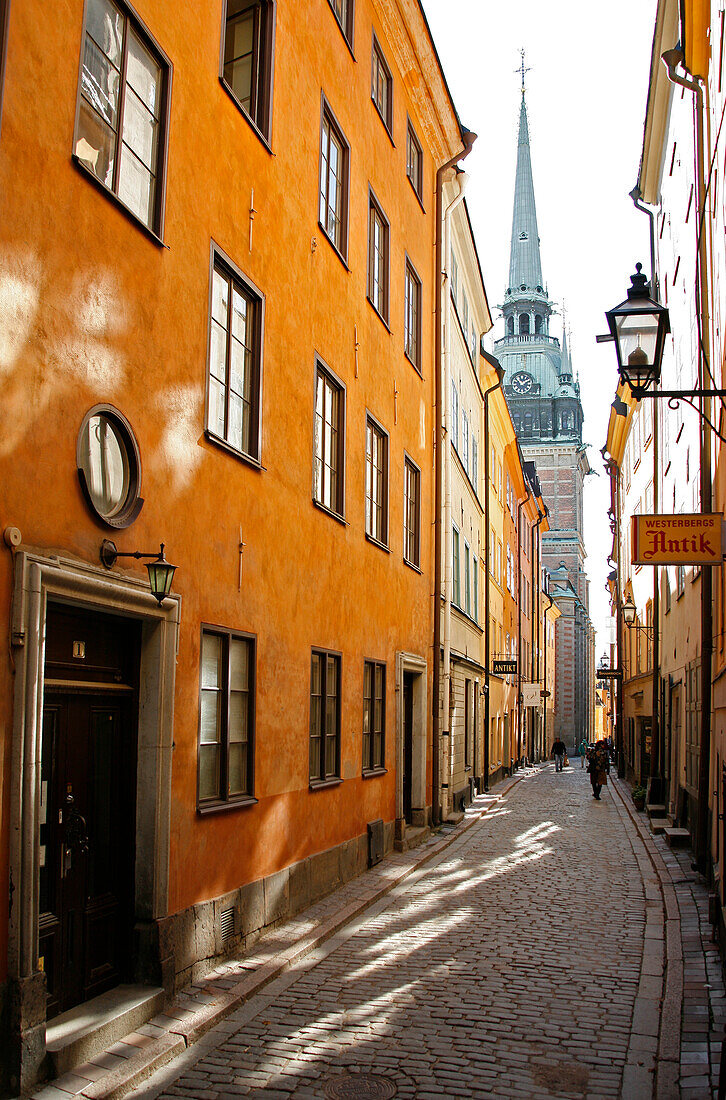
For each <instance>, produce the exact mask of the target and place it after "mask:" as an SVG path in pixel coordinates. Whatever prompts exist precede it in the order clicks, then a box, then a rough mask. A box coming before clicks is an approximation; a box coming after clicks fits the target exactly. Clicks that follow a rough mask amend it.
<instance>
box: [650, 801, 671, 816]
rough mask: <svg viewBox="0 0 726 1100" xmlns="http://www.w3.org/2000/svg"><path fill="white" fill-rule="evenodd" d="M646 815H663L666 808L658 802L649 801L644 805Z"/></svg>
mask: <svg viewBox="0 0 726 1100" xmlns="http://www.w3.org/2000/svg"><path fill="white" fill-rule="evenodd" d="M645 812H646V813H647V815H648V817H665V815H666V808H665V806H663V805H661V803H659V802H649V803H647V805H646V807H645Z"/></svg>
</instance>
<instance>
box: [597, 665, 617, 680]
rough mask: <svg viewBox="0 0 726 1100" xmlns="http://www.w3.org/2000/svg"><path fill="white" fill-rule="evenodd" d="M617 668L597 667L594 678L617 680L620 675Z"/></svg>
mask: <svg viewBox="0 0 726 1100" xmlns="http://www.w3.org/2000/svg"><path fill="white" fill-rule="evenodd" d="M622 675H623V674H622V672H621V670H620V669H619V668H599V669H598V670H597V672H596V673H595V679H596V680H619V679H620V678H621V677H622Z"/></svg>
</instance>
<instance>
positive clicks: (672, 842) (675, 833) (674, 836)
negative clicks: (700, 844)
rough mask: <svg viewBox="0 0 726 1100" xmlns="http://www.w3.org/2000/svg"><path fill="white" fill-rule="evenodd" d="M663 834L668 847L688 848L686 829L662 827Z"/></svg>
mask: <svg viewBox="0 0 726 1100" xmlns="http://www.w3.org/2000/svg"><path fill="white" fill-rule="evenodd" d="M663 835H664V836H665V838H666V844H667V845H668V847H669V848H689V847H690V845H691V834H690V832H689V830H688V829H664V830H663Z"/></svg>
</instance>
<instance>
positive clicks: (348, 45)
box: [330, 4, 356, 61]
mask: <svg viewBox="0 0 726 1100" xmlns="http://www.w3.org/2000/svg"><path fill="white" fill-rule="evenodd" d="M330 10H331V11H332V13H333V19H334V20H335V22H336V24H337V26H338V30H339V31H340V33H341V34H342V35H343V41H344V42H345V44H346V46H347V47H348V50H349V52H350V56H351V57H352V58H353V60H354V61H355V59H356V58H355V54H354V53H353V43H352V42H351V41H350V40H349V38H348V35H347V34H346V33H345V27H344V26H343V24H342V23H341V22H340V20H339V19H338V16H337V15H336V14H335V8H334V7H333V5H332V4H331V5H330ZM351 37H352V36H351Z"/></svg>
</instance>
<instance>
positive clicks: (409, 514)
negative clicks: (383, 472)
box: [403, 458, 421, 569]
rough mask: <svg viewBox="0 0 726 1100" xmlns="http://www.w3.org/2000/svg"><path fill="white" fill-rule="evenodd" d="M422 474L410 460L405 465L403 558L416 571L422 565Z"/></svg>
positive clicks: (406, 460) (405, 461) (407, 459)
mask: <svg viewBox="0 0 726 1100" xmlns="http://www.w3.org/2000/svg"><path fill="white" fill-rule="evenodd" d="M420 500H421V472H420V470H419V469H418V467H416V466H414V464H413V462H412V461H411V459H410V458H406V459H405V460H404V464H403V525H404V526H403V557H404V560H405V561H407V562H408V564H409V565H413V566H415V567H416V569H418V568H419V565H420V557H421V550H420V531H421V505H420Z"/></svg>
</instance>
